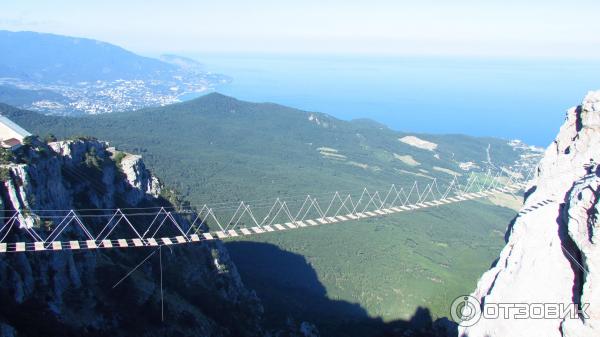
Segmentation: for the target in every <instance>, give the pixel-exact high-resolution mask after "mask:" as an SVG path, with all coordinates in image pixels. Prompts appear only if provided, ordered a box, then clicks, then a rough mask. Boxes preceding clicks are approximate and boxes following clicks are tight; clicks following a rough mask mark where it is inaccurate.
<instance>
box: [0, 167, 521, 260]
mask: <svg viewBox="0 0 600 337" xmlns="http://www.w3.org/2000/svg"><path fill="white" fill-rule="evenodd" d="M523 173H524V171H521V172H516V173H506V172H503V171H498V172H496V173H494V172H492V171H487V174H485V175H484V174H483V173H481V174H475V173H471V174H470V175H469V177H468V178H467V179H466V180H464V179H463V183H461V182H459V179H458V177H457V176H454V178H453V179H452V180H451V181H450V182H449V183H447V184H446V185H445V186H441V185H442V184H441V183H438V180H437V179H433V180H432V181H431V182H429V183H428V184H425V186H423V184H421V185H420V184H419V183H418V181H415V182H414V183H413V184H412V186H411V187H410V188H399V187H397V186H396V185H392V186H391V187H390V188H389V189H387V190H385V191H384V192H383V193H380V192H379V191H375V190H373V191H370V190H369V189H367V188H364V189H363V190H362V192H359V193H354V194H353V193H341V192H339V191H338V192H335V193H332V197H331V198H326V199H324V200H323V199H321V200H319V198H316V197H314V196H311V195H307V196H306V197H305V198H303V199H302V198H301V199H299V200H298V205H297V207H292V206H290V202H289V201H286V200H285V199H284V198H277V199H276V200H275V201H274V202H273V203H272V204H270V203H269V204H264V203H263V204H258V205H257V204H254V205H251V204H250V203H248V202H244V201H240V202H239V204H236V205H237V206H234V207H229V208H227V207H209V206H208V205H202V206H200V207H195V208H186V209H175V208H173V207H139V208H121V209H79V210H74V209H71V210H27V211H13V212H12V214H10V212H9V216H4V217H2V218H3V223H4V224H3V225H2V227H1V228H0V253H23V252H44V251H61V250H92V249H117V248H133V247H160V246H171V245H183V244H195V243H202V242H206V241H210V240H226V239H230V238H238V237H243V236H250V235H260V234H266V233H271V232H278V231H289V230H294V229H301V228H308V227H312V226H320V225H327V224H335V223H343V222H348V221H360V220H363V219H367V218H375V217H383V216H388V215H391V214H397V213H402V212H411V211H416V210H419V209H426V208H433V207H441V206H445V205H448V204H453V203H459V202H463V201H467V200H474V199H481V198H489V197H492V196H494V195H496V194H501V193H510V194H514V193H517V192H519V191H520V190H522V189H523V188H524V187H525V186H526V182H527V181H528V180H529V178H530V176H531V173H532V172H531V171H529V172H527V174H523ZM407 186H408V185H407ZM353 196H354V198H353ZM259 208H260V209H262V210H263V211H262V213H263V214H262V215H259V214H258V213H259V212H258V211H257V209H259ZM292 210H294V211H292ZM219 211H221V212H219ZM6 213H7V211H5V214H6ZM217 213H219V214H221V215H220V216H218V215H217ZM33 223H37V224H51V225H49V226H47V227H48V228H45V229H44V228H42V227H43V226H39V225H38V226H34V225H33Z"/></svg>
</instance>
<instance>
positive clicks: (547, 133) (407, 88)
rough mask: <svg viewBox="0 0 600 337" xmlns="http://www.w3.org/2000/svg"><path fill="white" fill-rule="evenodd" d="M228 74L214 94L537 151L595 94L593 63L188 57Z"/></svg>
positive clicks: (597, 69)
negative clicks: (570, 111) (520, 144)
mask: <svg viewBox="0 0 600 337" xmlns="http://www.w3.org/2000/svg"><path fill="white" fill-rule="evenodd" d="M189 56H191V57H194V58H195V59H197V60H199V61H200V62H202V63H203V64H204V65H205V68H206V70H210V71H213V72H219V73H223V74H226V75H229V76H231V77H232V78H233V82H232V83H231V84H228V85H224V86H222V87H220V88H219V89H218V91H219V92H221V93H223V94H226V95H231V96H234V97H236V98H239V99H244V100H250V101H256V102H275V103H279V104H283V105H289V106H292V107H296V108H300V109H303V110H309V111H318V112H325V113H328V114H331V115H333V116H335V117H338V118H342V119H347V120H348V119H353V118H371V119H374V120H377V121H379V122H382V123H384V124H386V125H388V126H390V127H391V128H393V129H396V130H400V131H411V132H430V133H463V134H468V135H475V136H496V137H502V138H507V139H515V138H516V139H522V140H524V141H525V142H527V143H529V144H533V145H538V146H546V145H548V144H549V143H550V142H551V141H552V140H553V137H554V135H556V132H557V131H558V128H559V127H560V125H561V124H562V122H563V117H564V113H565V111H566V109H567V108H569V107H571V106H573V105H575V104H576V103H578V102H580V101H581V100H582V98H583V95H585V93H586V92H587V91H588V90H592V89H600V81H599V79H600V62H594V61H581V60H577V61H563V60H541V61H540V60H507V59H476V58H471V59H467V58H435V57H428V58H422V57H419V58H417V57H413V58H408V57H370V56H364V57H361V56H353V57H350V56H312V55H295V56H294V55H235V54H227V55H216V54H208V55H207V54H204V55H189Z"/></svg>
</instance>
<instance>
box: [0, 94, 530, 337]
mask: <svg viewBox="0 0 600 337" xmlns="http://www.w3.org/2000/svg"><path fill="white" fill-rule="evenodd" d="M0 110H2V112H3V114H5V115H7V116H9V117H10V118H11V119H13V120H15V121H16V122H18V123H19V124H21V125H23V126H24V127H26V128H28V129H30V130H31V131H32V132H35V133H36V134H39V135H40V136H42V137H44V135H47V134H53V135H55V136H57V137H60V138H63V137H64V138H69V137H72V136H75V135H90V136H95V137H98V138H99V139H102V140H110V141H111V143H112V144H114V145H116V146H117V148H119V149H123V150H127V151H130V152H133V153H138V154H142V155H143V156H144V158H145V160H146V162H147V164H148V166H149V167H151V168H152V170H153V171H155V172H158V174H160V176H161V177H163V179H164V180H165V182H166V183H167V184H169V185H170V186H174V187H175V188H176V190H178V191H180V192H181V193H182V195H181V196H180V197H181V198H182V199H187V200H189V201H190V203H191V204H192V205H201V204H204V203H208V204H212V205H215V204H221V205H222V206H220V207H221V208H222V210H226V209H229V211H230V212H232V213H233V211H234V210H235V207H236V206H237V203H238V202H239V201H240V200H246V201H248V202H249V203H254V204H259V201H260V200H264V199H268V200H269V202H272V200H274V198H276V197H282V198H286V200H289V201H290V203H291V205H295V206H296V207H297V206H298V203H300V202H301V201H302V200H301V199H299V196H300V195H302V194H304V195H305V194H313V195H315V196H318V195H319V194H323V195H331V193H333V192H335V191H336V190H349V191H356V192H357V193H359V192H360V191H361V190H362V188H364V187H365V186H366V187H369V188H373V189H376V188H384V187H385V188H389V185H390V184H392V183H395V184H396V185H397V186H405V185H410V184H412V183H413V182H414V180H415V179H417V180H419V181H420V182H421V183H426V182H428V181H431V179H432V178H434V177H435V178H437V179H438V180H439V181H440V182H441V183H444V182H446V183H447V182H449V181H450V180H451V179H452V178H453V175H454V174H457V175H460V177H463V179H464V178H465V177H466V176H467V175H468V174H469V173H470V172H481V171H485V170H487V169H492V168H493V169H504V170H507V171H512V172H516V171H518V170H521V169H531V168H533V167H534V165H535V164H536V162H537V160H538V158H539V156H540V151H539V150H538V149H537V148H534V147H528V146H525V145H524V144H522V143H520V142H508V141H505V140H501V139H495V138H474V137H468V136H461V135H430V134H408V133H400V132H397V131H394V130H391V129H388V128H387V127H385V126H384V125H381V124H379V123H376V122H373V121H368V120H357V121H351V122H346V121H341V120H338V119H336V118H333V117H331V116H328V115H326V114H321V113H314V112H303V111H299V110H296V109H292V108H288V107H284V106H280V105H276V104H270V103H266V104H257V103H249V102H243V101H239V100H236V99H234V98H231V97H227V96H223V95H219V94H210V95H207V96H204V97H201V98H199V99H196V100H193V101H189V102H185V103H180V104H175V105H170V106H167V107H164V108H152V109H144V110H139V111H133V112H126V113H119V114H110V115H98V116H84V117H77V118H65V117H56V116H44V115H40V114H37V113H35V112H28V111H24V110H19V109H14V108H11V107H8V106H3V107H1V108H0ZM432 144H435V146H434V145H432ZM323 198H325V196H323ZM503 198H504V201H497V200H496V201H495V202H494V203H493V202H491V201H469V202H464V203H460V204H456V205H447V206H444V207H441V208H431V209H425V210H422V211H416V212H413V213H410V214H399V215H394V216H391V217H388V218H378V219H372V220H366V221H359V222H351V223H345V224H340V225H328V226H325V227H315V228H311V229H309V230H299V231H291V232H285V233H271V234H269V235H263V236H258V237H256V238H253V237H250V238H245V239H244V241H235V242H228V243H226V246H227V248H228V250H229V252H230V254H231V256H232V259H233V261H234V262H235V264H236V265H237V266H238V269H239V272H240V275H241V277H242V280H243V281H244V282H245V283H246V284H247V285H248V287H249V288H251V289H254V290H256V292H257V294H258V296H259V297H260V298H261V299H262V300H263V301H264V303H265V315H266V318H267V320H268V322H269V324H271V325H273V326H279V327H281V326H284V325H285V324H286V323H285V322H286V321H287V319H288V318H292V319H294V320H301V321H309V322H312V323H315V324H316V325H317V327H318V328H319V330H320V331H321V332H323V334H324V335H330V334H331V333H332V332H333V331H344V332H343V334H339V335H347V336H365V335H367V332H366V330H364V329H370V330H369V331H370V332H369V334H371V335H376V334H378V333H381V332H382V331H386V329H390V328H391V327H393V326H394V322H398V321H409V320H411V319H412V317H413V315H415V313H416V312H420V310H422V309H426V310H427V312H428V314H429V316H430V318H431V319H433V320H435V319H436V318H438V317H445V316H447V315H448V313H447V311H448V304H449V303H450V302H451V301H452V299H454V298H455V297H456V296H458V295H461V294H464V293H468V291H469V290H470V289H472V288H473V287H474V285H475V282H476V280H477V278H478V276H479V275H480V274H481V272H482V271H484V270H486V269H487V268H488V267H489V266H490V264H491V263H492V262H493V260H494V259H495V257H496V256H497V255H498V252H499V250H500V249H501V247H502V246H503V245H504V232H505V231H506V226H507V224H508V223H509V222H510V220H511V219H512V218H513V217H514V215H515V214H516V211H515V209H514V207H518V205H519V204H520V197H519V196H510V195H506V196H504V197H503ZM253 201H254V202H253ZM507 206H508V207H512V208H508V207H507ZM449 219H451V220H449ZM292 257H293V258H292ZM295 266H296V267H295ZM321 306H322V309H318V308H319V307H321ZM377 322H379V323H377ZM372 324H375V326H378V328H373V325H372ZM360 326H363V327H364V329H363V330H361V329H359V328H358V327H360ZM367 327H369V328H367Z"/></svg>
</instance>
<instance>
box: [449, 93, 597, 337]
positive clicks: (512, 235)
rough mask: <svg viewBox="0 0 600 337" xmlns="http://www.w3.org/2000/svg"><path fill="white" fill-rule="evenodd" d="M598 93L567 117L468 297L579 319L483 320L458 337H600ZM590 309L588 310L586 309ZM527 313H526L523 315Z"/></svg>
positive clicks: (510, 316)
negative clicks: (544, 308)
mask: <svg viewBox="0 0 600 337" xmlns="http://www.w3.org/2000/svg"><path fill="white" fill-rule="evenodd" d="M598 162H600V91H596V92H590V93H588V95H587V96H586V97H585V99H584V101H583V103H582V104H581V105H580V106H578V107H576V108H572V109H570V110H569V111H568V112H567V118H566V121H565V123H564V125H563V126H562V127H561V129H560V132H559V134H558V136H557V138H556V140H555V141H554V142H553V143H552V144H551V145H550V146H549V147H548V149H547V150H546V152H545V154H544V158H543V159H542V161H541V162H540V164H539V167H538V169H537V172H536V175H535V178H534V179H533V180H532V182H531V183H530V185H529V187H528V192H527V193H526V198H525V204H524V206H523V208H522V210H521V212H520V213H519V214H518V216H517V217H516V218H515V220H514V221H513V223H512V224H511V226H510V227H509V230H508V232H507V244H506V247H505V248H504V249H503V250H502V252H501V254H500V258H499V259H498V261H497V262H496V263H495V265H494V266H493V267H492V268H491V269H490V270H489V271H487V272H486V273H485V274H484V275H483V276H482V277H481V279H480V280H479V282H478V285H477V289H476V290H475V292H474V293H473V294H472V296H473V297H475V298H476V299H478V300H479V301H480V303H482V308H484V307H485V306H486V305H487V306H489V305H490V304H492V303H504V304H513V303H528V304H532V303H545V304H547V303H557V304H564V305H568V304H570V303H577V304H579V309H581V308H585V310H584V311H585V312H586V314H587V315H589V317H588V318H586V317H585V316H584V315H579V317H577V318H575V319H572V318H568V317H567V318H562V317H554V318H549V316H550V315H547V317H546V318H543V319H541V318H531V319H518V318H516V316H515V314H514V313H515V311H513V314H509V315H508V316H507V317H504V314H501V315H500V317H499V318H496V319H491V318H489V319H487V318H486V317H485V315H484V317H482V318H481V320H480V321H479V322H477V323H476V324H475V325H473V326H471V327H461V328H459V336H469V337H504V336H511V337H515V336H527V337H529V336H544V337H555V336H556V337H559V336H560V337H563V336H565V337H566V336H569V337H574V336H578V337H585V336H590V337H591V336H600V320H599V319H600V290H599V288H598V284H599V283H600V274H599V270H598V268H599V267H600V243H599V242H598V241H599V239H600V238H599V237H598V235H600V234H599V233H598V227H599V226H600V223H599V222H598V211H599V210H600V206H599V198H600V188H599V185H600V167H599V166H598V164H597V163H598ZM587 305H589V307H587V308H586V306H587ZM528 310H529V309H528Z"/></svg>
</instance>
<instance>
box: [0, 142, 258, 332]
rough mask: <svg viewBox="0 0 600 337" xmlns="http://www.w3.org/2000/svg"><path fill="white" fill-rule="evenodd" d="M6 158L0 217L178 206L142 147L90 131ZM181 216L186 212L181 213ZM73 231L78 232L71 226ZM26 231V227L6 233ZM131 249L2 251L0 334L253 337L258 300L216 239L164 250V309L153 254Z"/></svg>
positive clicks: (33, 219)
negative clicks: (128, 147)
mask: <svg viewBox="0 0 600 337" xmlns="http://www.w3.org/2000/svg"><path fill="white" fill-rule="evenodd" d="M20 152H21V153H20V154H18V156H17V157H18V158H17V159H13V160H12V162H11V163H8V162H7V161H6V160H4V163H3V164H2V165H0V170H2V180H3V181H2V182H1V183H0V205H1V206H0V211H1V213H2V214H3V215H2V216H3V218H2V219H1V221H2V222H4V221H6V217H10V216H11V215H12V214H14V210H19V211H21V213H22V214H23V215H22V216H21V217H20V223H21V226H22V227H34V228H35V229H36V231H40V232H43V230H44V229H43V226H45V225H50V226H52V224H48V223H47V222H45V219H48V218H51V216H52V215H53V214H59V213H60V212H59V211H56V212H55V213H52V212H50V213H48V212H45V213H43V212H42V211H37V210H68V209H83V208H93V209H99V208H100V209H102V208H105V209H114V208H117V207H156V206H164V207H176V206H177V205H173V204H171V203H170V202H169V200H167V199H165V198H163V197H162V196H161V195H163V194H162V193H161V191H165V190H164V187H163V186H162V185H161V183H160V182H159V180H158V179H157V178H156V177H154V176H153V175H152V174H151V173H150V172H149V171H148V170H147V169H146V167H145V166H144V163H143V161H142V160H141V158H140V157H139V156H134V155H129V154H125V153H119V152H118V151H115V150H114V149H110V148H108V147H107V144H105V143H102V142H98V141H94V140H74V141H63V142H54V143H50V144H49V145H48V146H46V145H45V144H38V145H36V146H25V147H24V148H22V149H20ZM178 220H179V221H181V222H182V223H185V221H186V220H185V219H184V218H183V217H181V218H179V219H178ZM69 231H70V233H67V235H76V234H77V233H76V231H77V229H70V230H69ZM24 237H25V231H24V229H23V228H21V229H17V230H15V231H12V232H11V233H10V234H9V236H8V237H7V240H11V241H12V240H18V239H23V238H24ZM150 253H152V250H151V249H150V248H148V249H146V248H143V249H129V250H118V249H115V250H96V251H60V252H52V253H50V252H40V253H26V254H2V255H0V302H1V303H2V305H0V336H16V335H18V336H40V335H46V336H81V335H89V336H105V335H112V336H131V335H138V336H257V335H262V334H263V331H262V330H261V327H260V318H261V313H262V307H261V305H260V302H259V301H258V299H257V298H256V296H255V295H254V294H253V292H250V291H248V290H247V289H246V288H245V287H244V285H243V284H242V282H241V280H240V277H239V275H238V273H237V270H236V268H235V265H233V263H232V262H231V261H230V259H229V256H228V254H227V251H226V250H225V249H224V247H223V246H222V245H221V244H220V243H219V242H209V243H203V244H197V245H187V246H185V247H177V248H175V249H172V250H169V249H162V266H163V272H164V289H163V291H164V313H165V322H161V300H160V293H161V289H160V286H159V281H158V280H159V277H160V273H159V269H160V267H159V264H158V255H159V253H156V254H155V255H154V256H153V257H152V258H150V259H149V260H148V263H146V264H144V265H143V266H142V267H141V268H140V269H138V270H137V271H135V272H134V273H133V274H132V275H131V277H129V278H128V279H126V280H125V281H124V282H123V283H121V284H120V285H119V286H118V287H116V288H113V285H114V284H115V283H116V282H117V281H118V280H119V279H120V278H121V277H122V276H124V275H125V274H127V273H128V272H129V271H130V270H131V269H132V268H133V267H134V266H135V265H136V264H138V263H139V262H140V261H142V260H143V259H144V258H145V257H146V256H148V255H149V254H150Z"/></svg>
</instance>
